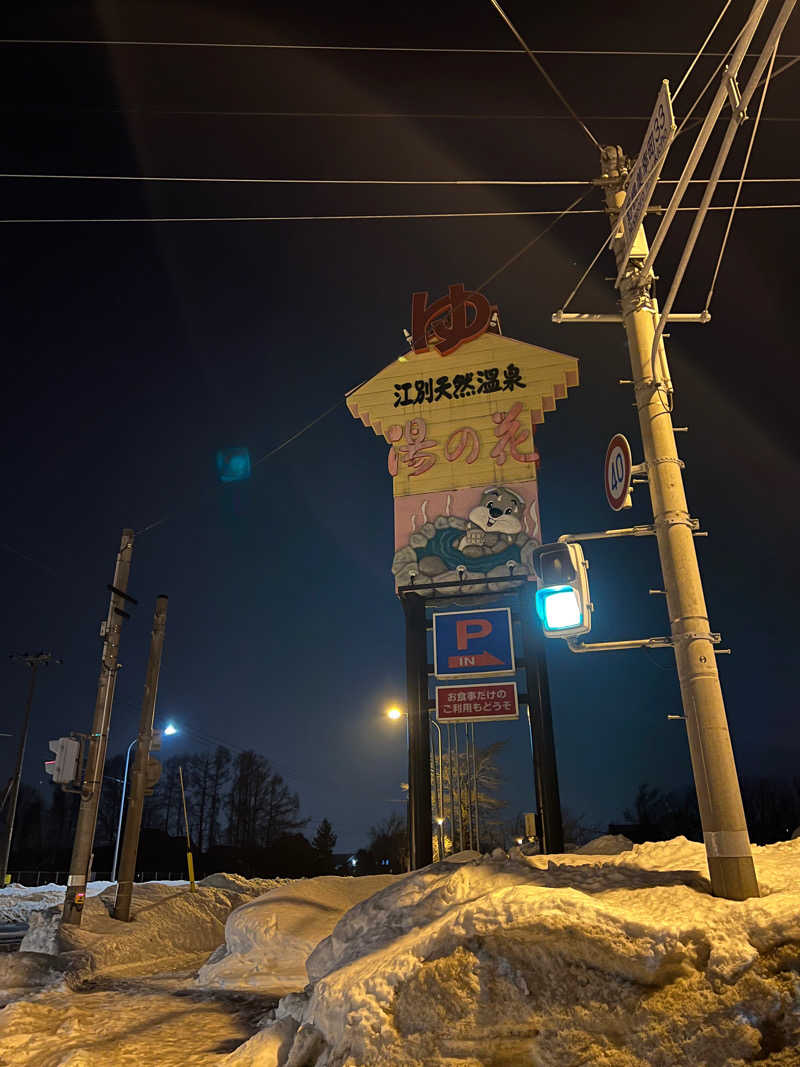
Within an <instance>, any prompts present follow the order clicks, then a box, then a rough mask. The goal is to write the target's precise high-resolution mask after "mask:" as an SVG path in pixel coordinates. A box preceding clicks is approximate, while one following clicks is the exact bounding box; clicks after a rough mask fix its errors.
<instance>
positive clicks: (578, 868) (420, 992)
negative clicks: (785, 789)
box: [227, 838, 800, 1067]
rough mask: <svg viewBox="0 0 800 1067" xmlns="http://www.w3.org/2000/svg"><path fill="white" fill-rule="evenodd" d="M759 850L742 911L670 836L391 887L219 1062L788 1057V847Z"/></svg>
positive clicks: (798, 869)
mask: <svg viewBox="0 0 800 1067" xmlns="http://www.w3.org/2000/svg"><path fill="white" fill-rule="evenodd" d="M599 847H601V848H602V844H601V845H600V846H599ZM606 847H607V843H606ZM754 852H755V859H756V866H757V869H758V874H759V878H760V884H761V892H762V896H761V898H760V899H756V900H749V901H744V902H741V903H739V902H732V901H726V900H719V899H716V898H714V897H712V896H711V895H710V891H709V885H708V881H707V877H706V864H705V852H704V849H703V847H702V845H699V844H695V843H693V842H689V841H686V840H685V839H684V838H676V839H675V840H673V841H666V842H658V843H654V844H647V845H640V846H634V847H633V848H630V847H626V850H625V851H622V852H618V853H616V854H613V853H612V854H602V853H600V854H598V853H597V852H595V853H592V852H583V853H569V854H566V855H559V856H522V855H521V854H520V853H519V851H517V850H515V851H514V852H513V853H512V854H511V856H510V857H506V856H505V855H504V854H502V853H497V854H495V855H494V856H492V857H485V858H483V859H479V860H474V861H472V862H470V863H466V864H453V863H448V862H445V863H441V864H436V865H434V866H432V867H429V868H426V869H425V870H422V871H418V872H415V873H414V874H411V875H409V876H407V877H405V878H399V879H396V880H395V881H394V883H393V884H392V885H390V886H388V887H386V888H385V889H383V890H381V891H380V892H379V893H377V894H376V895H374V896H372V897H370V898H368V899H366V900H364V901H362V902H361V903H360V904H357V905H356V906H355V907H354V908H352V909H351V910H350V911H348V912H347V913H346V914H345V915H344V916H343V917H342V919H341V920H340V921H339V923H338V924H337V925H336V927H335V929H334V930H333V932H332V933H331V935H330V936H329V937H327V938H326V939H325V940H324V941H322V942H321V944H320V945H318V946H317V948H316V949H315V950H314V952H312V953H311V955H310V957H309V959H308V962H307V970H308V975H309V978H310V979H311V982H312V985H311V987H310V988H309V989H308V990H307V991H305V992H302V993H296V994H292V995H289V996H286V997H284V998H283V999H282V1000H281V1003H280V1004H279V1006H278V1008H277V1010H276V1012H275V1016H274V1023H273V1027H274V1029H270V1028H267V1029H266V1030H265V1031H263V1032H262V1033H259V1034H257V1035H255V1036H254V1037H253V1038H251V1039H250V1040H249V1041H248V1042H246V1043H245V1044H244V1045H242V1046H241V1048H239V1049H238V1050H236V1052H234V1053H232V1054H231V1056H230V1057H229V1059H228V1061H227V1062H228V1063H229V1064H230V1065H231V1067H233V1065H235V1067H277V1065H284V1064H286V1065H287V1067H290V1065H291V1067H293V1065H295V1064H304V1065H309V1067H311V1065H316V1067H323V1065H325V1067H334V1065H336V1067H340V1065H342V1067H343V1065H347V1067H356V1065H359V1067H369V1065H380V1067H425V1065H434V1064H436V1065H445V1064H446V1065H447V1067H507V1065H511V1064H531V1065H536V1067H568V1065H569V1067H573V1065H574V1067H577V1065H578V1064H586V1065H592V1067H594V1065H603V1067H677V1065H683V1064H686V1065H687V1067H688V1065H690V1064H691V1065H693V1067H694V1065H697V1064H703V1065H705V1067H738V1065H741V1064H745V1063H750V1062H754V1061H758V1062H759V1063H767V1064H770V1065H778V1064H780V1065H781V1067H788V1065H794V1067H796V1065H798V1064H800V841H791V842H785V843H781V844H776V845H770V846H767V847H765V848H756V849H755V850H754ZM298 1027H299V1028H298Z"/></svg>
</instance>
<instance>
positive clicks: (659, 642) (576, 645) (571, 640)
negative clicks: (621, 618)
mask: <svg viewBox="0 0 800 1067" xmlns="http://www.w3.org/2000/svg"><path fill="white" fill-rule="evenodd" d="M567 645H568V646H569V650H570V652H617V651H626V650H627V649H632V648H671V647H672V638H671V637H635V638H633V639H632V640H630V641H595V642H593V643H592V644H586V643H585V642H584V641H580V640H579V639H578V638H577V637H568V638H567Z"/></svg>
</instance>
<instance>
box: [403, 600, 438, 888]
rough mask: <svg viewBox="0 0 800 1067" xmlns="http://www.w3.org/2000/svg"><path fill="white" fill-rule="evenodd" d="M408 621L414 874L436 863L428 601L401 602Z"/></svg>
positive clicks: (407, 651)
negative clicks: (432, 786) (429, 696)
mask: <svg viewBox="0 0 800 1067" xmlns="http://www.w3.org/2000/svg"><path fill="white" fill-rule="evenodd" d="M402 601H403V611H404V612H405V617H406V688H407V695H408V699H407V703H406V707H407V710H408V830H409V850H410V858H411V870H412V871H415V870H417V869H418V868H420V867H427V866H428V864H429V863H433V818H432V811H431V762H430V726H429V719H428V639H427V632H426V628H425V600H424V598H423V597H421V596H420V595H419V594H418V593H407V594H406V595H405V596H403V598H402Z"/></svg>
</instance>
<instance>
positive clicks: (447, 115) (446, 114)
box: [0, 57, 800, 122]
mask: <svg viewBox="0 0 800 1067" xmlns="http://www.w3.org/2000/svg"><path fill="white" fill-rule="evenodd" d="M798 62H800V57H798V58H797V59H793V60H792V61H791V62H790V63H786V64H785V65H784V66H783V67H780V68H779V69H778V70H776V71H775V73H774V74H773V75H772V79H773V81H774V80H775V78H777V77H778V75H779V74H782V73H783V71H785V70H788V69H789V68H790V67H793V66H794V65H795V63H798ZM0 114H3V115H11V114H23V115H39V114H61V115H171V116H184V117H185V116H208V117H212V118H273V119H359V120H362V119H372V120H379V121H388V120H390V119H414V120H415V121H416V120H420V119H432V120H438V119H442V120H447V121H448V122H449V121H456V120H462V119H463V120H467V121H469V122H472V121H478V120H482V121H487V122H504V121H506V120H508V121H517V120H522V119H524V120H533V121H536V122H565V121H571V119H572V116H571V115H558V114H553V115H542V114H537V113H534V112H528V111H519V112H511V113H506V114H501V115H498V114H495V113H491V112H458V111H456V112H452V111H219V110H206V109H202V108H199V109H197V108H196V109H188V110H187V109H176V110H171V109H167V108H144V107H119V108H64V107H39V108H33V107H32V108H16V107H0ZM585 118H586V119H587V120H588V121H591V122H649V120H650V118H651V116H650V115H586V116H585ZM675 118H676V121H678V122H682V121H688V119H689V116H688V115H686V116H681V115H676V116H675ZM717 121H718V122H722V121H724V116H720V118H719V119H718V120H717ZM761 121H762V122H800V117H798V116H794V115H786V116H784V115H776V116H774V117H770V116H765V117H764V118H763V119H762V120H761Z"/></svg>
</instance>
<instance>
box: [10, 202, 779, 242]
mask: <svg viewBox="0 0 800 1067" xmlns="http://www.w3.org/2000/svg"><path fill="white" fill-rule="evenodd" d="M797 208H800V204H739V205H738V206H737V211H794V210H796V209H797ZM730 209H731V205H730V204H719V205H713V206H712V207H709V208H708V211H730ZM666 211H667V208H663V207H659V206H657V205H652V204H651V205H650V207H648V209H647V212H648V214H653V215H663V214H665V213H666ZM674 211H692V212H696V211H697V208H696V207H678V208H675V209H674ZM605 214H606V212H605V211H604V210H603V209H602V208H572V209H568V210H567V211H447V212H440V213H437V212H416V213H414V214H405V213H397V214H393V215H202V216H201V215H173V216H159V217H155V218H154V217H151V216H149V215H131V216H113V215H109V216H96V217H94V218H83V217H82V218H44V217H43V218H5V219H0V224H6V223H8V224H10V223H48V222H50V223H59V224H60V223H68V222H85V223H89V222H156V223H161V222H386V221H391V220H393V219H394V220H397V221H401V222H402V221H404V220H413V219H524V218H535V217H543V216H547V215H550V216H553V215H557V216H559V217H563V216H565V215H570V216H571V215H605ZM606 240H607V239H606Z"/></svg>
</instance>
